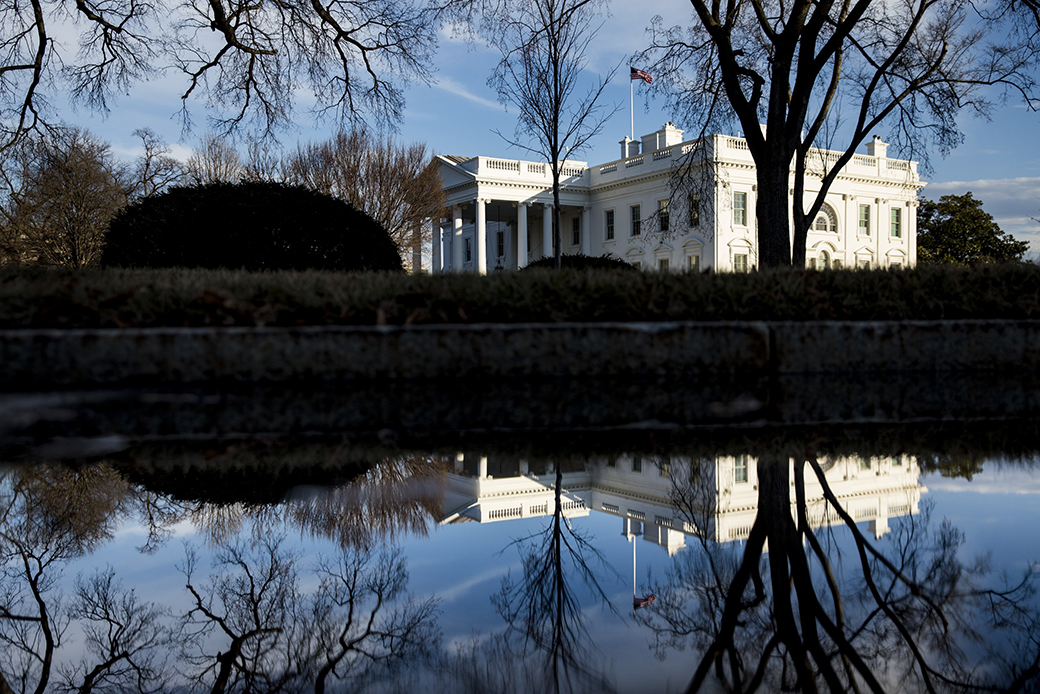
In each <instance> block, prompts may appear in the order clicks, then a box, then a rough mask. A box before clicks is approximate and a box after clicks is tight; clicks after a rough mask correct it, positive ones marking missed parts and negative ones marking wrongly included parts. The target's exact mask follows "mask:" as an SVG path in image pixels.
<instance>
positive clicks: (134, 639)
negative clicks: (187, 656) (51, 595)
mask: <svg viewBox="0 0 1040 694" xmlns="http://www.w3.org/2000/svg"><path fill="white" fill-rule="evenodd" d="M70 616H71V617H72V618H73V619H75V620H78V621H79V622H80V625H81V627H82V629H83V636H84V646H85V650H86V653H85V657H84V658H83V660H82V661H81V662H80V663H79V664H78V665H75V666H66V667H64V668H62V670H63V679H64V688H65V689H66V690H67V691H75V692H78V694H90V693H91V692H125V691H135V692H141V694H148V693H149V692H160V691H162V690H163V688H164V687H165V686H166V684H167V681H166V678H167V676H168V675H169V674H170V673H169V672H168V670H167V667H166V666H167V660H168V650H169V648H170V647H171V645H172V643H173V638H172V631H171V630H170V629H169V627H168V626H167V625H166V624H165V623H164V621H165V617H166V616H167V610H166V609H165V608H163V607H160V606H158V605H155V604H153V603H147V602H142V601H141V600H140V599H139V598H138V597H137V595H136V594H135V593H134V591H133V590H127V589H126V588H124V587H123V586H122V585H121V584H120V583H119V581H117V580H116V578H115V571H114V570H113V569H112V567H108V568H107V569H106V570H104V571H101V570H98V571H96V572H95V573H94V574H92V575H91V576H90V577H88V578H83V577H79V578H78V579H77V581H76V589H75V594H74V597H73V600H72V605H71V606H70Z"/></svg>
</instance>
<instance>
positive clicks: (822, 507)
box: [441, 454, 927, 554]
mask: <svg viewBox="0 0 1040 694" xmlns="http://www.w3.org/2000/svg"><path fill="white" fill-rule="evenodd" d="M463 457H464V456H463V455H462V454H460V455H459V459H460V462H459V463H458V464H457V466H456V472H455V473H454V474H451V475H449V481H448V494H447V496H446V501H445V512H444V515H443V517H442V519H441V522H442V523H453V522H458V521H459V520H460V519H466V520H471V521H478V522H481V523H486V522H495V521H501V520H513V519H519V518H529V517H533V516H547V515H552V513H553V509H554V490H553V485H554V484H555V481H556V476H555V474H554V473H553V472H552V471H551V467H550V468H548V469H539V470H533V471H532V470H530V469H529V468H528V466H527V463H526V461H520V463H519V469H518V470H516V471H513V475H512V476H508V475H509V472H507V471H505V470H500V471H499V472H500V476H498V477H496V476H495V475H494V474H488V463H487V459H486V458H476V459H474V460H473V461H472V462H473V464H471V465H469V466H468V467H466V466H464V465H463V462H462V459H463ZM478 461H479V462H478ZM590 462H591V463H592V464H591V465H589V466H588V467H587V468H586V469H585V470H575V471H569V472H565V473H564V475H563V480H564V481H563V486H564V489H565V490H566V492H565V494H564V515H566V516H567V517H575V516H585V515H588V514H589V511H597V512H599V513H605V514H608V515H613V516H618V517H619V518H620V519H621V520H622V534H623V535H626V536H627V537H629V538H632V537H635V536H638V535H642V536H643V539H644V540H646V541H647V542H650V543H652V544H656V545H660V546H661V547H663V548H664V549H665V550H666V551H667V552H668V553H669V554H675V553H676V552H678V551H680V550H681V549H682V548H683V547H685V546H686V544H687V537H689V536H703V537H706V538H707V539H709V540H711V541H715V542H733V541H742V540H745V539H747V537H748V535H749V534H750V532H751V526H752V525H753V524H754V522H755V517H756V516H757V514H758V462H757V461H756V460H755V459H754V458H753V457H751V456H747V455H738V456H719V457H717V458H714V459H703V460H691V459H690V458H686V457H665V458H661V457H657V456H637V455H623V456H618V457H616V458H610V459H594V460H592V461H590ZM819 462H820V465H821V467H823V469H824V471H825V474H826V477H827V482H828V484H829V485H830V488H831V490H832V491H833V492H834V494H835V496H836V497H837V499H838V501H839V503H840V504H841V506H842V509H843V510H844V511H845V512H846V513H848V514H849V515H850V516H851V517H852V518H853V519H854V520H855V521H856V523H857V524H860V523H866V524H867V528H866V529H867V531H868V532H870V533H871V534H873V535H874V536H875V537H876V538H880V537H882V536H883V535H885V534H886V533H887V532H888V531H889V520H890V519H893V518H899V517H904V516H909V515H915V514H917V513H918V512H919V507H920V501H921V495H922V494H923V493H925V492H927V489H926V488H924V487H923V486H922V485H921V484H920V483H919V481H918V479H919V477H920V474H921V471H920V468H919V466H918V464H917V461H916V459H914V458H913V457H909V456H897V457H886V458H877V457H871V458H861V457H848V458H836V459H833V460H830V459H826V458H824V459H821V460H820V461H819ZM788 464H789V465H791V466H792V468H793V466H794V463H793V462H790V463H788ZM503 472H505V473H506V475H507V476H501V473H503ZM516 472H519V474H515V473H516ZM539 473H540V474H539ZM791 479H792V480H793V479H794V475H793V474H792V475H791ZM677 482H678V483H677ZM805 482H806V485H805V487H806V488H805V493H806V506H807V508H806V511H807V513H808V515H809V520H810V523H811V524H812V525H813V527H815V528H820V527H825V526H832V525H837V526H840V525H842V524H843V523H844V520H843V519H842V518H841V517H840V516H839V515H838V513H837V511H836V510H835V509H834V508H833V507H831V506H829V505H828V504H826V503H825V502H824V496H823V489H822V487H821V485H820V484H819V482H818V481H817V480H816V478H815V476H814V475H813V474H812V473H811V472H809V471H807V472H806V475H805ZM677 493H679V494H682V495H684V496H685V509H686V510H690V509H692V510H693V511H694V514H693V517H689V516H685V515H684V513H685V510H684V511H683V512H680V511H679V510H677V509H676V508H675V505H674V504H675V502H674V498H675V495H676V494H677ZM790 493H791V502H792V512H793V511H794V508H795V503H796V500H795V490H794V484H793V482H792V485H791V492H790Z"/></svg>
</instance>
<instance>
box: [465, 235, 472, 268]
mask: <svg viewBox="0 0 1040 694" xmlns="http://www.w3.org/2000/svg"><path fill="white" fill-rule="evenodd" d="M464 249H465V251H466V262H467V263H468V262H471V261H472V260H473V239H466V245H465V247H464Z"/></svg>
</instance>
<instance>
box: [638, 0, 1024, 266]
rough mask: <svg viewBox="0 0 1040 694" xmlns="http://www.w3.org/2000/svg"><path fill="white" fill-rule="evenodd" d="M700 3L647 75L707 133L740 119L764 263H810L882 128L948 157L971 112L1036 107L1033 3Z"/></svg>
mask: <svg viewBox="0 0 1040 694" xmlns="http://www.w3.org/2000/svg"><path fill="white" fill-rule="evenodd" d="M690 4H691V6H692V8H693V18H692V26H691V27H689V28H688V29H684V28H682V27H678V26H675V27H667V26H666V25H665V24H664V20H663V19H661V18H660V17H656V18H655V19H654V21H653V24H652V26H651V28H650V33H651V48H650V49H649V50H648V51H647V55H649V56H653V58H654V60H655V62H654V64H653V65H652V66H651V67H650V68H649V69H650V70H651V71H652V72H654V74H657V75H659V76H660V79H659V80H657V81H656V84H655V86H656V87H657V88H660V89H662V90H663V91H664V92H666V93H667V94H668V96H669V98H671V100H672V106H673V108H674V110H675V111H676V112H677V115H679V116H680V117H681V118H683V119H684V120H686V121H687V122H692V123H700V124H701V125H702V134H708V133H713V132H725V131H726V129H728V128H727V126H730V125H732V124H734V123H736V124H737V125H738V126H739V128H740V130H742V131H743V133H744V139H745V140H746V143H747V147H748V150H749V151H750V153H751V156H752V158H753V159H754V162H755V168H756V175H757V181H758V187H757V192H756V196H755V197H756V206H755V210H756V218H757V229H758V247H759V260H760V262H761V264H762V266H763V267H775V266H785V265H791V264H793V265H794V266H795V267H804V265H805V246H806V238H807V234H808V230H809V227H810V225H811V224H812V222H813V220H814V219H815V218H816V215H817V214H818V213H819V211H820V209H821V207H822V205H823V203H824V200H825V198H826V196H827V193H828V191H829V190H830V188H831V185H832V184H833V182H834V180H835V179H836V178H837V176H838V175H839V174H840V173H841V171H842V169H843V168H844V167H845V165H846V164H848V163H849V162H851V161H852V158H853V156H854V154H855V153H856V150H857V149H858V148H859V146H860V145H861V144H862V143H863V142H864V141H866V140H867V138H869V137H871V135H873V134H875V133H876V132H877V130H878V129H879V128H886V130H887V131H888V132H889V133H891V135H892V137H893V138H894V147H895V148H896V149H897V150H899V151H902V152H903V153H904V154H906V155H908V156H912V155H922V154H923V153H924V152H925V150H926V146H928V145H931V146H935V147H937V148H938V149H939V150H940V151H942V152H946V151H948V150H949V149H950V148H952V147H954V146H956V145H957V144H958V143H959V142H960V140H961V138H962V135H961V132H960V129H959V127H958V125H957V117H958V115H959V114H960V113H962V112H963V111H965V110H967V111H969V112H972V113H982V114H985V113H987V112H988V111H989V110H990V109H991V108H993V105H994V99H999V98H1000V95H1001V93H1003V94H1005V95H1006V94H1007V93H1008V92H1011V93H1012V94H1014V95H1016V96H1019V97H1021V98H1023V99H1025V100H1026V102H1027V103H1030V104H1032V103H1035V99H1036V93H1035V87H1036V83H1035V72H1034V70H1033V68H1034V66H1035V65H1036V60H1037V42H1038V40H1040V33H1038V32H1037V27H1036V24H1035V22H1032V18H1033V16H1034V15H1031V14H1029V12H1028V6H1026V5H1021V4H1019V3H1015V2H997V3H993V4H981V5H980V4H975V3H971V2H967V1H965V0H953V1H952V2H951V1H948V0H915V1H914V2H907V3H900V4H898V5H893V4H880V3H877V2H871V1H870V0H849V1H847V2H832V1H830V0H828V1H826V2H813V1H810V0H797V1H796V2H790V3H775V2H771V1H769V0H751V1H749V2H725V3H722V2H714V3H712V2H706V1H705V0H691V2H690ZM1034 11H1035V10H1034ZM987 87H996V88H997V89H987ZM760 124H761V125H760ZM839 137H840V138H841V141H842V142H843V144H841V145H840V146H839V145H837V144H835V141H836V140H837V139H838V138H839ZM825 146H826V147H828V148H831V149H837V150H838V151H839V152H840V155H839V156H838V158H837V159H836V160H834V161H831V160H829V159H825V158H823V157H820V156H819V152H818V151H817V150H815V148H816V147H825ZM792 174H793V177H792ZM792 189H793V190H792ZM792 192H793V197H792ZM807 193H808V197H806V194H807ZM792 201H793V204H792ZM806 201H807V202H806ZM792 222H793V229H792V228H791V224H792ZM792 239H793V248H794V254H793V257H792Z"/></svg>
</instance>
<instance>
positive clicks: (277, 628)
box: [181, 537, 438, 693]
mask: <svg viewBox="0 0 1040 694" xmlns="http://www.w3.org/2000/svg"><path fill="white" fill-rule="evenodd" d="M298 563H299V560H298V558H297V557H295V556H294V555H293V554H292V553H290V552H289V551H287V550H286V549H284V548H283V547H282V543H281V541H280V540H279V539H272V538H270V537H267V538H264V539H254V540H252V541H251V542H238V543H235V544H232V545H231V546H229V547H227V548H225V549H222V550H220V551H219V552H218V553H217V555H216V557H215V559H214V569H215V571H214V573H213V575H212V576H211V577H210V578H209V579H208V581H207V582H206V583H205V584H204V585H201V586H196V585H195V583H194V580H193V577H194V576H195V574H196V571H197V555H196V554H195V552H194V551H191V550H189V551H188V554H187V558H186V560H185V563H184V564H183V565H182V571H183V572H184V574H185V577H186V578H187V579H188V585H187V589H188V591H189V593H190V594H191V597H192V600H193V604H192V607H191V609H190V610H189V611H188V613H187V614H186V615H185V616H184V619H183V624H182V632H181V637H182V639H183V642H184V644H185V647H184V654H183V656H184V662H185V663H186V664H188V665H189V667H190V672H188V673H187V675H188V677H189V679H190V681H191V682H192V683H193V686H194V687H195V688H196V689H206V690H209V691H212V692H237V691H244V692H248V691H264V692H277V691H296V690H299V689H302V688H305V687H306V688H311V687H313V689H314V691H315V692H319V693H320V692H324V691H325V689H326V687H327V686H329V685H334V684H335V685H336V686H341V685H342V683H343V682H345V681H348V680H351V681H364V680H365V679H366V678H367V677H370V676H372V675H373V674H374V673H376V672H385V671H386V669H387V668H390V667H392V666H393V665H394V664H395V663H398V662H403V661H409V660H414V659H417V658H420V657H422V656H423V655H425V654H427V653H429V652H430V651H431V650H432V649H433V648H434V647H435V646H436V644H437V637H438V632H437V628H436V617H437V609H436V602H435V601H434V600H432V599H427V600H416V599H411V598H408V597H407V596H406V595H405V593H404V591H405V587H406V585H407V581H408V574H407V570H406V567H405V564H404V561H403V560H402V559H401V558H400V557H399V556H397V555H396V554H395V553H393V552H391V551H384V552H381V553H377V554H375V553H372V552H369V551H367V550H357V551H354V550H344V551H343V552H341V553H340V554H339V555H338V556H337V557H336V558H335V560H334V561H333V560H321V561H320V562H319V565H318V569H317V574H318V576H319V577H320V578H319V584H318V587H317V589H316V590H315V592H314V593H313V594H312V595H306V594H304V593H303V592H301V589H300V576H299V573H298ZM337 683H338V684H337Z"/></svg>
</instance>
